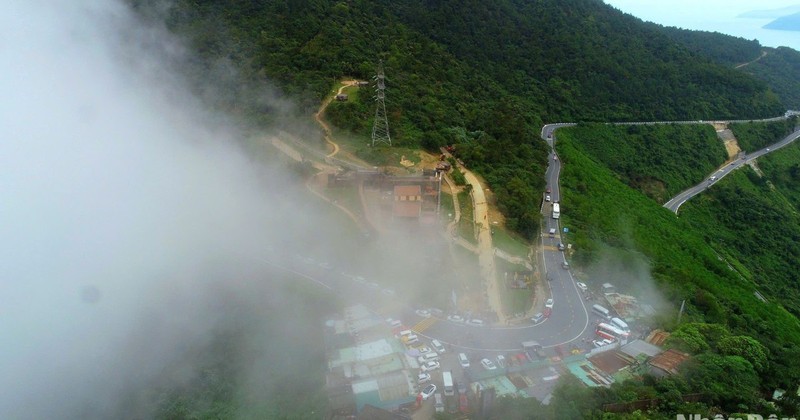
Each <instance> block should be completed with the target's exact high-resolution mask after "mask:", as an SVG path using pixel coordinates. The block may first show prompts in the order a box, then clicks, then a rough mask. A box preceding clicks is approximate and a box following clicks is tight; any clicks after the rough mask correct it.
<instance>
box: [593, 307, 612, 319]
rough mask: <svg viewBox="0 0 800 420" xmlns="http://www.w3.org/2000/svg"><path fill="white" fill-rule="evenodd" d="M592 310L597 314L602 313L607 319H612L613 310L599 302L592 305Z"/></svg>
mask: <svg viewBox="0 0 800 420" xmlns="http://www.w3.org/2000/svg"><path fill="white" fill-rule="evenodd" d="M592 312H594V313H596V314H597V315H600V316H601V317H603V318H605V319H611V311H609V310H608V309H606V308H605V307H603V306H600V305H597V304H595V305H592Z"/></svg>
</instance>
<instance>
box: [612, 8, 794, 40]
mask: <svg viewBox="0 0 800 420" xmlns="http://www.w3.org/2000/svg"><path fill="white" fill-rule="evenodd" d="M606 3H607V4H609V5H612V6H614V7H616V8H617V9H619V10H621V11H623V12H625V13H629V14H632V15H634V16H636V17H638V18H641V19H643V20H647V21H651V22H655V23H660V24H663V25H667V26H677V27H681V28H685V29H697V30H705V31H714V32H721V33H726V34H730V35H735V36H740V37H744V38H747V39H758V40H759V41H760V42H761V44H762V45H765V46H768V47H777V46H782V45H783V46H789V47H792V48H795V49H800V32H787V31H770V30H765V29H760V27H761V26H762V25H764V24H766V23H769V21H770V19H740V18H737V16H738V15H739V14H741V13H744V12H749V11H752V10H770V9H781V8H784V7H790V6H797V5H800V1H797V0H761V1H752V0H746V1H743V0H727V1H726V0H702V1H697V0H657V1H656V0H606Z"/></svg>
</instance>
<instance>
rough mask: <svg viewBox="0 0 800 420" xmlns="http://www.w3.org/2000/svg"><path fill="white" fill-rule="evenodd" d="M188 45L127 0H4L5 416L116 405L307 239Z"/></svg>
mask: <svg viewBox="0 0 800 420" xmlns="http://www.w3.org/2000/svg"><path fill="white" fill-rule="evenodd" d="M184 54H185V52H184V50H183V47H182V46H181V44H180V43H179V42H176V41H174V40H173V39H171V38H170V37H168V36H166V35H165V34H164V32H163V31H162V30H160V29H159V28H157V27H149V26H147V25H143V24H142V23H141V22H140V21H139V20H137V18H136V17H135V16H134V15H133V14H132V13H131V12H130V10H129V9H128V8H127V7H126V6H125V5H124V4H122V3H120V2H114V1H111V2H95V1H90V0H86V1H69V2H48V1H41V0H11V1H6V2H2V4H0V74H2V75H3V76H2V77H0V92H3V101H2V103H0V130H2V137H0V138H2V140H0V144H2V147H0V168H2V169H0V197H2V199H1V200H0V201H2V205H0V255H2V256H3V257H2V263H0V308H1V309H0V311H1V312H2V322H0V337H2V342H3V346H0V371H2V372H3V375H2V376H1V377H0V387H2V389H3V390H4V391H3V393H2V396H0V417H3V418H65V417H66V418H71V417H84V418H86V417H94V416H97V417H104V416H108V415H110V414H109V413H113V412H114V410H115V406H116V405H117V404H118V402H119V400H120V399H123V398H125V392H126V390H130V389H131V388H136V387H137V386H139V385H141V384H145V383H147V382H148V381H150V380H152V378H154V377H155V376H157V375H159V374H160V372H161V370H162V369H163V368H164V367H165V366H167V365H168V364H170V363H172V362H174V360H175V359H176V358H177V357H179V356H180V355H181V352H182V351H184V350H185V349H186V348H188V347H190V346H192V345H194V344H197V343H202V342H204V341H205V340H208V339H209V332H210V331H211V330H213V328H214V327H215V326H216V325H218V323H219V322H220V314H219V313H218V311H215V308H214V302H215V301H216V300H215V299H217V298H215V297H214V296H217V295H218V294H219V293H221V291H222V290H227V291H229V292H230V293H232V294H234V295H237V296H247V295H248V291H249V290H258V291H259V293H263V294H265V295H266V296H269V293H270V290H269V288H268V287H265V282H266V284H267V285H268V284H269V283H268V282H269V279H270V276H271V274H270V273H269V272H268V271H267V268H266V266H265V265H264V264H263V263H259V262H257V260H256V259H253V258H252V256H253V255H262V256H263V255H269V253H270V252H271V251H270V250H272V249H275V248H276V247H281V246H285V245H286V244H287V243H302V242H303V241H305V240H308V239H309V237H311V236H312V234H313V231H314V226H315V222H314V220H315V216H314V213H313V212H312V211H305V210H303V206H302V205H301V204H299V203H300V201H298V200H296V199H295V198H294V197H293V193H292V192H291V189H290V188H286V186H285V184H286V183H287V182H289V181H288V180H287V178H286V177H284V176H283V175H282V174H281V172H280V171H277V170H275V169H272V168H270V167H269V166H265V165H263V164H261V163H258V162H254V161H253V160H252V159H250V158H248V157H247V156H246V155H245V154H244V153H243V152H242V151H241V149H240V148H239V147H238V146H237V144H239V143H240V142H241V133H240V132H238V131H237V130H236V129H235V128H234V127H233V125H232V124H229V123H228V122H227V121H226V119H225V118H224V117H222V116H220V115H218V114H214V113H210V112H208V111H206V110H205V109H204V108H203V106H202V105H201V104H200V102H199V101H198V100H197V99H196V98H195V97H193V96H192V95H190V94H189V93H187V92H188V91H189V89H188V84H187V83H186V82H185V80H184V79H182V77H181V76H179V75H178V74H176V73H175V72H174V69H175V68H177V67H178V66H179V65H180V62H181V60H182V59H183V58H184ZM260 99H261V100H265V97H264V96H261V97H260ZM276 104H278V105H276V106H281V105H280V101H277V100H276ZM301 224H302V226H304V228H303V229H296V230H295V229H293V227H297V226H301ZM253 300H255V299H252V298H251V299H248V300H247V302H249V303H250V304H254V303H253ZM266 301H267V303H273V304H278V303H279V302H280V298H278V297H276V296H271V297H268V298H266ZM81 413H83V414H81Z"/></svg>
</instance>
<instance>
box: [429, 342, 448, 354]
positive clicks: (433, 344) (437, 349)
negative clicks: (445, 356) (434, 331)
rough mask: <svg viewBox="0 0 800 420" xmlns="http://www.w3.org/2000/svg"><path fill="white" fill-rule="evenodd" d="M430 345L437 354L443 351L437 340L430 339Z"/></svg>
mask: <svg viewBox="0 0 800 420" xmlns="http://www.w3.org/2000/svg"><path fill="white" fill-rule="evenodd" d="M431 346H433V349H434V350H436V352H437V353H439V354H442V353H444V352H445V349H444V346H443V345H442V343H440V342H439V340H431Z"/></svg>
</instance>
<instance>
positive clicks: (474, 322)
mask: <svg viewBox="0 0 800 420" xmlns="http://www.w3.org/2000/svg"><path fill="white" fill-rule="evenodd" d="M467 324H469V325H474V326H476V327H482V326H483V320H481V319H477V318H472V319H470V320H469V321H467Z"/></svg>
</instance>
